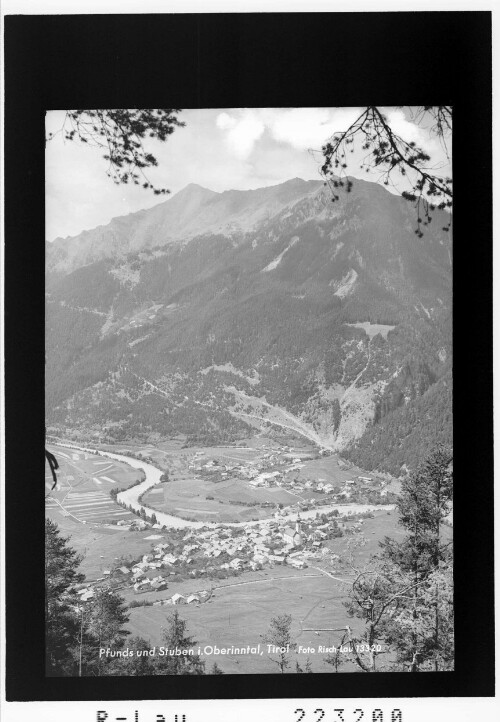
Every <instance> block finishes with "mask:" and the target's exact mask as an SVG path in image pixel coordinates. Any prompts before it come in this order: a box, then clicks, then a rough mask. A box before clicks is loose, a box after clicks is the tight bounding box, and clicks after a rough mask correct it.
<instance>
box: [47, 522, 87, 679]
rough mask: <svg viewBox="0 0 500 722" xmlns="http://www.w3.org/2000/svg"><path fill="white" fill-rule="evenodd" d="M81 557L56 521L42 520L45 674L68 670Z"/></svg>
mask: <svg viewBox="0 0 500 722" xmlns="http://www.w3.org/2000/svg"><path fill="white" fill-rule="evenodd" d="M81 560H82V557H81V556H80V555H78V554H77V553H76V552H75V551H74V549H72V548H71V547H70V546H68V539H66V538H65V537H63V536H62V535H61V533H60V531H59V528H58V526H57V524H55V523H54V522H52V521H50V519H46V520H45V625H46V626H45V630H46V631H45V652H46V672H47V674H48V675H51V676H52V675H66V674H70V673H71V670H72V667H73V655H72V652H71V650H72V648H73V647H74V646H75V645H76V640H77V637H78V632H79V623H78V618H77V615H76V613H75V611H74V607H75V605H76V604H77V602H78V596H77V594H76V592H75V591H74V587H75V585H76V584H79V583H81V582H82V581H83V580H84V576H83V574H81V573H80V572H78V566H79V564H80V562H81Z"/></svg>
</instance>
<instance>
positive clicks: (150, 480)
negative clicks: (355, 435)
mask: <svg viewBox="0 0 500 722" xmlns="http://www.w3.org/2000/svg"><path fill="white" fill-rule="evenodd" d="M54 446H61V447H63V448H66V449H74V450H75V451H83V452H85V453H87V454H98V455H100V456H107V457H108V458H110V459H115V460H116V461H121V462H123V463H125V464H128V465H129V466H131V467H132V468H133V469H140V470H141V471H143V472H144V474H145V475H146V478H145V480H144V481H142V482H141V483H140V484H137V485H136V486H132V487H130V488H129V489H125V491H121V492H120V493H119V494H118V495H117V497H116V498H117V500H118V501H120V502H121V503H123V504H125V505H127V506H131V507H132V509H133V510H134V511H135V512H137V513H139V512H140V510H141V508H143V509H144V511H145V512H146V514H148V516H151V514H153V513H154V515H155V516H156V519H157V521H158V524H161V526H167V527H173V528H175V529H185V528H186V529H187V528H191V529H201V528H202V527H208V528H212V529H214V528H216V527H220V526H230V527H248V526H258V525H259V524H262V522H264V521H266V520H265V519H260V520H258V521H240V522H217V523H211V522H204V521H188V520H186V519H181V518H180V517H178V516H173V515H172V514H165V513H164V512H162V511H158V510H157V509H153V508H152V507H150V506H146V505H145V504H141V503H140V502H139V497H140V496H142V494H144V492H146V491H148V489H151V488H152V487H153V486H157V485H158V484H160V483H161V482H160V477H161V475H162V471H161V470H160V469H157V468H156V466H153V465H152V464H149V463H147V462H146V461H142V460H140V459H134V458H132V457H130V456H122V455H121V454H114V453H112V452H111V451H101V450H97V449H89V448H87V447H83V446H75V445H70V444H65V443H61V442H59V443H57V444H54ZM394 508H395V505H394V504H378V505H377V504H329V505H328V506H320V507H318V508H317V509H311V510H309V511H301V512H300V516H301V518H302V519H312V518H314V517H315V516H316V514H318V513H320V514H327V513H328V512H331V511H334V510H337V511H338V512H339V514H342V515H344V514H360V513H362V512H366V511H383V510H386V511H390V510H392V509H394ZM273 518H274V517H273ZM296 518H297V512H292V513H291V514H284V515H281V516H280V519H281V520H285V519H290V520H291V521H295V519H296Z"/></svg>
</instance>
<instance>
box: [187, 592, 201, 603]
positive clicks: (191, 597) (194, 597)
mask: <svg viewBox="0 0 500 722" xmlns="http://www.w3.org/2000/svg"><path fill="white" fill-rule="evenodd" d="M186 602H187V604H192V603H193V602H197V603H198V604H199V603H200V598H199V596H198V595H197V594H190V595H189V597H188V598H187V599H186Z"/></svg>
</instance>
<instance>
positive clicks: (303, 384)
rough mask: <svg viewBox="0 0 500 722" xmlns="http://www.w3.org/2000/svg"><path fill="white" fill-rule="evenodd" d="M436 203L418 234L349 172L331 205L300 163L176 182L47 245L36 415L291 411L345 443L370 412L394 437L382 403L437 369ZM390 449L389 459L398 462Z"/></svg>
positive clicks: (224, 419) (440, 339) (327, 441)
mask: <svg viewBox="0 0 500 722" xmlns="http://www.w3.org/2000/svg"><path fill="white" fill-rule="evenodd" d="M439 215H440V214H437V213H436V214H435V219H434V221H433V224H432V225H431V226H430V230H429V231H428V232H427V233H426V234H425V235H424V237H423V238H422V239H418V238H417V237H416V236H415V234H414V222H415V219H414V217H413V209H412V207H411V206H409V204H408V203H407V202H406V201H404V200H402V199H401V198H399V197H397V196H394V195H391V194H390V193H388V192H387V191H386V190H385V189H384V188H382V187H380V186H378V185H376V184H371V183H366V182H363V181H355V183H354V188H353V191H352V192H351V193H350V194H348V195H345V196H343V197H342V198H341V201H339V202H337V203H335V204H333V203H332V202H331V200H330V197H329V194H328V192H327V189H326V188H325V187H324V186H323V185H322V184H321V183H318V182H315V181H309V182H305V181H301V180H300V179H294V180H292V181H289V182H287V183H284V184H281V185H279V186H274V187H271V188H264V189H258V190H256V191H227V192H225V193H213V192H212V191H208V190H206V189H202V188H200V187H199V186H188V187H187V188H186V189H184V191H181V192H180V193H178V194H177V195H176V196H174V197H173V198H171V199H169V200H168V201H166V202H165V203H161V204H159V205H158V206H156V207H155V208H153V209H151V210H149V211H142V212H141V213H139V214H133V216H130V217H128V219H129V222H126V220H125V219H115V220H114V221H112V222H111V223H110V224H109V226H107V227H106V228H105V229H102V228H101V229H95V231H90V232H86V233H84V234H81V235H80V236H78V237H77V238H75V239H69V240H66V241H65V242H63V241H59V242H57V244H52V246H54V247H53V248H52V246H51V247H50V248H49V249H48V253H47V269H48V275H47V278H48V282H47V346H48V348H47V357H48V363H47V413H48V421H49V423H50V424H51V425H52V426H53V427H54V428H57V429H64V430H68V429H76V430H77V431H78V433H79V434H80V435H82V434H83V435H87V436H89V435H92V434H102V433H104V435H105V436H107V438H111V439H126V438H131V437H134V436H135V437H142V438H146V437H148V436H149V437H151V438H153V436H154V435H155V434H157V435H160V436H165V435H172V434H174V435H175V434H178V433H183V434H186V435H187V436H189V437H191V438H192V439H193V440H194V439H197V440H201V441H207V440H211V441H213V440H218V439H219V440H221V439H224V440H228V439H231V438H237V437H238V436H241V435H242V434H244V433H247V432H248V426H247V425H248V424H250V425H251V426H252V427H255V425H256V424H259V423H260V424H261V425H265V427H266V428H267V430H268V431H269V430H270V429H273V428H274V429H279V428H285V427H287V426H288V425H290V426H291V427H293V428H294V429H295V433H298V434H302V435H305V436H308V438H310V439H313V440H316V443H319V444H320V445H324V446H325V447H328V448H331V449H336V450H343V452H344V453H345V454H347V455H349V454H350V453H353V454H357V456H358V457H359V455H360V454H361V456H363V454H364V455H365V456H367V449H366V448H365V446H363V440H364V439H367V438H368V434H369V433H371V434H372V436H371V437H370V446H373V444H371V439H373V440H374V444H375V443H377V444H378V443H379V442H378V441H377V440H376V439H378V437H376V436H373V434H374V429H376V428H377V427H378V426H380V428H382V425H384V428H385V427H386V426H387V428H390V429H391V431H390V434H391V435H392V437H393V438H394V443H397V441H398V434H399V432H398V429H397V427H396V426H395V425H392V426H391V424H389V418H391V416H395V415H397V414H401V413H402V410H403V409H407V410H411V409H413V408H414V407H415V408H416V403H417V401H418V400H419V399H421V398H423V397H424V396H425V395H426V394H429V392H430V390H432V389H433V388H434V387H436V388H438V386H437V384H438V383H439V380H440V379H442V378H444V376H445V375H446V374H448V375H449V374H450V368H451V291H452V285H451V242H450V239H449V238H448V235H449V234H446V233H444V232H443V231H442V230H441V228H442V226H443V225H444V222H442V221H443V220H444V216H443V218H440V217H439ZM441 215H442V214H441ZM110 238H111V241H110V240H109V239H110ZM447 378H449V383H450V384H451V376H450V375H449V376H448V377H447ZM431 396H432V394H431ZM292 417H293V419H295V420H294V421H293V419H292ZM439 417H440V418H441V419H442V421H443V429H442V430H441V432H440V433H437V432H436V433H437V437H439V436H440V435H441V436H442V437H443V438H445V437H446V438H449V437H450V435H451V431H450V424H451V416H450V418H449V419H447V418H445V415H443V414H441V412H440V413H439ZM409 418H411V419H412V421H411V423H412V424H413V426H418V424H420V423H421V415H420V416H419V415H418V414H416V415H415V414H413V416H412V415H411V414H409ZM259 419H260V422H259V421H258V420H259ZM289 422H290V424H289ZM445 427H446V428H445ZM387 433H389V432H387ZM392 437H391V438H392ZM384 443H386V442H384ZM391 443H392V442H391ZM351 450H352V452H351ZM379 456H382V455H379ZM400 456H401V455H400ZM394 459H396V457H394V458H392V457H391V461H390V462H387V463H389V465H390V466H391V470H392V471H393V472H394V470H395V468H396V466H397V465H398V464H399V466H400V467H401V466H402V465H403V464H404V463H405V462H404V460H403V461H401V459H400V457H397V459H398V460H396V461H394ZM358 463H360V462H359V461H358ZM387 463H385V462H384V459H383V458H380V459H379V462H378V466H379V467H380V468H384V464H385V467H387Z"/></svg>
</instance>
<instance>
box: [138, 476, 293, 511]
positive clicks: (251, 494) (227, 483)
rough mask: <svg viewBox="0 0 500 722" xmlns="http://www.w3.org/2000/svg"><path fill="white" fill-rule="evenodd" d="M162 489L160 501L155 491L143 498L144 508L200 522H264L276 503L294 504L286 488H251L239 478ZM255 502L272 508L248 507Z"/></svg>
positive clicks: (191, 481) (173, 483) (196, 480)
mask: <svg viewBox="0 0 500 722" xmlns="http://www.w3.org/2000/svg"><path fill="white" fill-rule="evenodd" d="M162 486H163V498H162V497H161V496H160V494H158V493H157V490H155V489H153V490H151V491H149V492H148V493H147V494H145V495H144V497H143V501H144V503H145V504H146V505H147V506H150V507H152V508H155V509H158V510H159V511H164V512H166V513H169V514H174V515H176V516H186V515H188V516H196V519H200V520H202V521H204V520H205V521H226V522H230V521H247V520H250V519H252V518H259V519H264V518H266V517H269V516H270V514H271V513H272V512H273V511H274V508H275V507H276V505H277V504H279V503H282V504H285V505H287V504H294V503H296V502H297V497H296V496H294V495H293V494H290V493H289V492H288V491H286V490H285V489H280V488H278V487H274V488H269V489H264V488H261V489H254V488H252V487H251V486H250V485H249V484H248V482H246V481H244V480H241V479H225V480H224V481H221V482H219V483H216V484H215V483H213V482H211V481H209V480H208V479H202V478H193V477H191V478H180V479H179V478H176V479H175V480H174V481H171V482H169V483H167V484H164V485H162ZM209 497H213V498H209ZM230 502H239V504H237V505H236V504H231V503H230ZM255 502H258V503H262V502H268V503H271V504H272V505H273V507H267V508H261V507H258V506H251V504H252V503H255Z"/></svg>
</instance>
